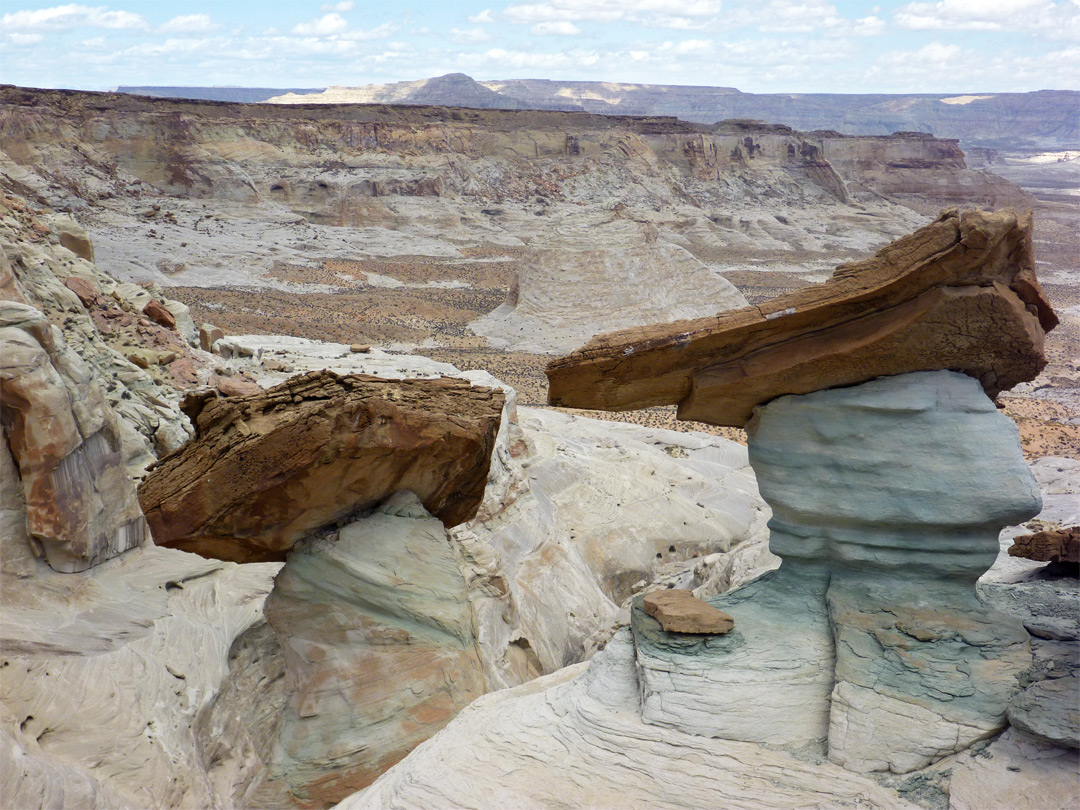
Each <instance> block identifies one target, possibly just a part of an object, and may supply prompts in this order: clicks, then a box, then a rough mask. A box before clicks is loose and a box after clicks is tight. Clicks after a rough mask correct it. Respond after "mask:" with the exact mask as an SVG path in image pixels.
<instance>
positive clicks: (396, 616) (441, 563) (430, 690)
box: [266, 493, 486, 807]
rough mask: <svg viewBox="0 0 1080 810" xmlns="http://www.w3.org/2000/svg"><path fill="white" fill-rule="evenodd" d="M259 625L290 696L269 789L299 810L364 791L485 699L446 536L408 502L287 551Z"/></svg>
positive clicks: (461, 584) (398, 501)
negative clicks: (266, 629)
mask: <svg viewBox="0 0 1080 810" xmlns="http://www.w3.org/2000/svg"><path fill="white" fill-rule="evenodd" d="M266 614H267V620H268V621H269V622H270V624H271V625H272V626H273V628H274V630H275V631H276V632H277V634H278V637H279V639H280V640H281V644H282V647H283V649H284V653H285V660H286V680H285V691H286V695H287V702H286V706H285V710H284V712H283V714H282V718H281V725H280V732H279V743H278V746H277V753H276V755H275V760H274V762H273V763H272V764H271V768H270V774H269V778H270V779H271V780H281V781H283V782H284V783H285V784H286V785H287V788H288V792H289V794H290V795H291V796H292V797H293V800H294V801H295V802H296V803H297V804H298V805H299V806H300V807H327V806H329V805H330V804H333V803H334V802H337V801H340V800H341V799H343V798H345V797H346V796H348V795H349V794H351V793H353V792H355V791H356V790H359V789H360V788H362V787H365V786H366V785H368V784H370V783H371V782H372V781H374V780H375V778H376V777H377V776H378V775H379V774H381V773H382V772H383V771H385V770H386V769H387V768H388V767H390V766H391V765H393V764H394V763H395V762H397V761H398V760H399V759H401V758H402V757H404V756H405V755H406V754H407V753H408V752H409V751H411V750H412V749H413V748H414V747H415V746H416V745H417V744H419V743H420V742H422V741H424V740H426V739H427V738H428V737H430V736H431V735H432V734H434V733H435V732H436V731H438V730H439V729H440V728H442V727H443V726H444V725H446V723H448V722H449V721H450V720H451V719H452V718H453V717H454V715H455V714H457V712H458V711H459V710H460V709H462V708H463V707H464V706H465V705H467V704H468V703H470V702H471V701H472V700H473V699H474V698H476V697H479V696H480V695H482V694H483V693H484V692H485V691H486V686H485V681H484V674H483V667H482V664H481V662H480V656H479V654H478V650H477V644H476V629H475V627H474V624H473V615H472V609H471V607H470V604H469V598H468V593H467V589H466V585H465V580H464V578H463V577H462V574H461V571H460V569H459V568H458V565H457V563H456V562H455V559H454V556H453V554H452V552H451V547H450V544H449V542H447V537H446V529H445V528H444V526H443V525H442V523H441V522H440V521H439V520H438V519H437V518H434V517H432V516H431V515H429V514H428V513H427V511H426V510H425V509H424V508H423V506H422V505H421V504H420V502H419V500H417V498H416V497H415V496H414V495H412V494H411V493H401V494H400V495H398V496H395V497H394V498H392V499H391V500H390V501H389V502H388V503H386V504H384V505H383V506H382V507H380V508H379V510H378V511H376V513H375V514H373V515H371V516H370V517H367V518H364V519H363V520H360V521H358V522H355V523H351V524H349V525H348V526H345V527H344V528H342V529H341V530H340V531H339V532H337V536H336V537H334V538H321V539H319V538H316V539H314V540H313V541H311V542H310V543H306V544H304V546H303V547H301V548H297V549H296V550H294V551H293V552H292V553H291V554H290V555H289V559H288V562H287V563H286V564H285V567H284V568H283V569H282V571H281V573H280V574H279V575H278V578H277V580H276V582H275V587H274V590H273V592H272V593H271V595H270V598H269V599H268V600H267V605H266Z"/></svg>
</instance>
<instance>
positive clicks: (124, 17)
mask: <svg viewBox="0 0 1080 810" xmlns="http://www.w3.org/2000/svg"><path fill="white" fill-rule="evenodd" d="M146 27H147V23H146V19H145V18H144V17H143V16H142V15H141V14H134V13H132V12H130V11H110V10H109V9H108V7H107V6H83V5H80V4H78V3H68V4H67V5H64V6H53V7H52V8H41V9H36V10H32V11H31V10H25V11H13V12H10V13H8V14H5V15H4V16H3V17H0V30H3V31H5V32H11V31H35V30H38V31H44V30H51V31H55V30H61V29H66V28H146Z"/></svg>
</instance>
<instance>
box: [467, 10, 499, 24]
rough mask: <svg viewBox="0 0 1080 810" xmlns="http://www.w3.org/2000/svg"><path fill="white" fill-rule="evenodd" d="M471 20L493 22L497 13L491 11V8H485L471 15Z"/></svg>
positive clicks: (473, 21)
mask: <svg viewBox="0 0 1080 810" xmlns="http://www.w3.org/2000/svg"><path fill="white" fill-rule="evenodd" d="M469 22H471V23H493V22H495V15H494V14H492V13H491V9H490V8H485V9H484V10H483V11H481V12H480V13H479V14H471V15H469Z"/></svg>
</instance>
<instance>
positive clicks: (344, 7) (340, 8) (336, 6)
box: [320, 0, 356, 11]
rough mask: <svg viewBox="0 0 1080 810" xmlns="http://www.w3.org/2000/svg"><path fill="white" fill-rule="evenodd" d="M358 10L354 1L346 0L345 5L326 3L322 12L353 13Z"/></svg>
mask: <svg viewBox="0 0 1080 810" xmlns="http://www.w3.org/2000/svg"><path fill="white" fill-rule="evenodd" d="M354 8H356V3H354V2H352V0H345V2H344V3H324V4H323V7H322V9H320V10H321V11H352V10H353V9H354Z"/></svg>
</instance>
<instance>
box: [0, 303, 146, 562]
mask: <svg viewBox="0 0 1080 810" xmlns="http://www.w3.org/2000/svg"><path fill="white" fill-rule="evenodd" d="M57 338H58V335H54V333H53V331H52V327H51V326H50V325H49V322H48V321H47V320H46V319H45V316H44V315H43V314H42V313H41V312H40V311H38V310H37V309H35V308H34V307H31V306H28V305H26V304H20V303H16V302H13V301H0V341H2V346H3V348H2V350H0V404H2V406H3V418H2V422H3V428H4V438H5V440H6V441H7V443H8V444H9V446H10V448H11V453H12V456H13V457H14V459H15V461H16V463H17V464H18V467H19V477H20V478H21V480H22V486H23V495H24V497H25V500H26V520H27V529H28V531H29V535H30V537H31V538H32V540H33V542H34V543H35V544H37V547H38V548H40V549H43V550H44V553H45V557H46V559H47V560H48V562H49V565H50V566H51V567H53V568H54V569H56V570H57V571H66V572H74V571H82V570H85V569H87V568H89V567H91V566H93V565H96V564H98V563H100V562H102V561H104V560H106V559H108V558H110V557H114V556H116V555H117V554H120V553H122V552H124V551H127V550H128V549H131V548H134V547H135V546H138V545H141V544H142V542H143V540H144V539H145V538H146V523H145V521H144V519H143V516H142V512H141V510H140V509H139V503H138V500H137V499H136V498H135V488H134V486H133V484H132V483H131V481H130V480H129V479H128V476H127V471H126V470H125V468H124V464H123V459H122V457H121V454H120V437H119V431H118V427H117V424H116V419H115V417H114V416H113V414H112V411H111V409H110V408H109V407H108V405H107V404H106V402H105V399H104V397H103V396H102V394H101V391H100V390H99V388H98V386H97V384H96V382H94V380H93V379H92V377H91V375H90V373H89V371H88V369H87V368H86V367H85V366H84V365H83V364H82V362H81V360H80V359H79V357H78V356H77V355H76V354H75V353H74V352H71V351H68V350H67V349H66V347H65V346H64V345H63V343H60V345H57Z"/></svg>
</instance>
